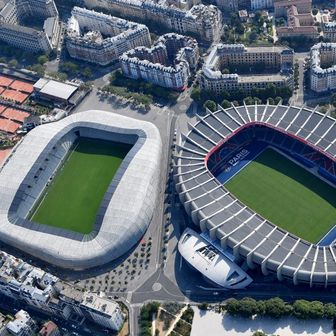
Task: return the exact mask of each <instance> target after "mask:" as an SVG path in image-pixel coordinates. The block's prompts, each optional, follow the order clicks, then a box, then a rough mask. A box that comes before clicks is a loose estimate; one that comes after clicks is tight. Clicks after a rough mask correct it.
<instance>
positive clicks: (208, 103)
mask: <svg viewBox="0 0 336 336" xmlns="http://www.w3.org/2000/svg"><path fill="white" fill-rule="evenodd" d="M203 107H204V108H205V109H206V108H208V109H209V110H210V111H211V112H215V111H216V109H217V104H216V102H214V101H213V100H207V101H206V102H205V103H204V104H203Z"/></svg>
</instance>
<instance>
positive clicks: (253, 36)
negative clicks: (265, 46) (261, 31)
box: [249, 31, 258, 42]
mask: <svg viewBox="0 0 336 336" xmlns="http://www.w3.org/2000/svg"><path fill="white" fill-rule="evenodd" d="M257 38H258V33H257V32H255V31H252V33H251V34H250V36H249V40H250V41H251V42H254V41H256V40H257Z"/></svg>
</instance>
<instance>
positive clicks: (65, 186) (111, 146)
mask: <svg viewBox="0 0 336 336" xmlns="http://www.w3.org/2000/svg"><path fill="white" fill-rule="evenodd" d="M161 149H162V143H161V138H160V134H159V131H158V129H157V128H156V127H155V126H154V125H153V124H151V123H148V122H144V121H139V120H134V119H131V118H127V117H124V116H120V115H117V114H113V113H110V112H104V111H94V110H92V111H86V112H81V113H78V114H74V115H71V116H69V117H67V118H65V119H63V120H61V121H58V122H56V123H50V124H47V125H42V126H38V127H37V128H35V129H34V130H32V131H31V132H30V133H29V134H28V135H27V136H26V137H25V138H24V139H23V140H22V142H20V143H19V144H18V145H17V146H16V147H15V148H14V150H13V153H12V155H11V156H10V157H9V158H8V159H7V160H6V162H5V164H4V165H3V166H2V167H1V171H0V209H1V211H0V239H1V240H2V241H3V242H4V243H6V244H9V245H11V246H14V247H16V248H18V249H20V250H22V251H24V252H26V253H29V254H31V255H33V256H35V257H38V258H40V259H42V260H44V261H47V262H49V263H52V264H54V265H56V266H59V267H63V268H71V269H86V268H90V267H94V266H98V265H102V264H104V263H107V262H109V261H111V260H114V259H116V258H118V257H120V256H121V255H123V254H124V253H126V252H127V251H128V250H129V249H130V248H131V247H132V246H134V245H135V244H136V243H137V242H138V241H139V240H140V239H141V237H142V236H143V234H144V233H145V231H146V229H147V227H148V225H149V223H150V221H151V218H152V215H153V211H154V209H155V205H156V198H157V195H158V185H159V172H160V159H161Z"/></svg>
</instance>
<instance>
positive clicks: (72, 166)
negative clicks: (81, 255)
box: [31, 138, 131, 234]
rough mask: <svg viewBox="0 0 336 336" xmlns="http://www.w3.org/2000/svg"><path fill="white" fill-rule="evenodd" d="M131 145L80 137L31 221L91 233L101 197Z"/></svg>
mask: <svg viewBox="0 0 336 336" xmlns="http://www.w3.org/2000/svg"><path fill="white" fill-rule="evenodd" d="M130 148H131V146H129V145H126V144H121V143H113V142H110V141H104V140H98V139H89V138H80V139H79V141H78V143H77V144H76V146H75V148H74V150H72V151H71V153H70V154H69V157H68V159H67V160H66V162H65V163H64V165H63V166H62V167H61V168H60V170H59V171H58V173H57V175H56V176H55V178H54V180H53V182H52V183H51V185H50V186H49V187H48V188H47V190H46V193H45V194H44V197H43V199H42V200H41V201H40V202H39V204H38V205H37V207H36V209H35V212H34V213H33V216H32V217H31V220H33V221H34V222H37V223H40V224H46V225H50V226H54V227H58V228H63V229H67V230H72V231H75V232H79V233H83V234H85V233H90V232H91V231H92V229H93V226H94V223H95V219H96V215H97V212H98V209H99V206H100V203H101V201H102V199H103V196H104V194H105V192H106V190H107V188H108V186H109V184H110V183H111V181H112V179H113V177H114V175H115V173H116V171H117V170H118V168H119V166H120V164H121V162H122V160H123V159H124V157H125V156H126V154H127V153H128V151H129V150H130Z"/></svg>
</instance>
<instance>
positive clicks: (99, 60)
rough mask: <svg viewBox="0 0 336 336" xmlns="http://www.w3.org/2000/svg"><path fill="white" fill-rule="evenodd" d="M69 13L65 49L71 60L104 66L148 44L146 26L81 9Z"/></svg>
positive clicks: (148, 35) (148, 34) (74, 9)
mask: <svg viewBox="0 0 336 336" xmlns="http://www.w3.org/2000/svg"><path fill="white" fill-rule="evenodd" d="M71 14H72V16H71V18H70V19H69V21H68V26H67V37H66V47H67V49H68V52H69V54H70V56H71V57H73V58H76V59H80V60H84V61H88V62H91V63H96V64H100V65H107V64H109V63H111V62H113V61H115V60H117V59H118V58H119V56H120V55H122V54H123V53H124V52H125V51H127V50H130V49H133V48H135V47H137V46H150V44H151V38H150V33H149V30H148V28H147V27H146V26H145V25H142V24H139V23H135V22H131V21H127V20H124V19H120V18H117V17H114V16H111V15H106V14H103V13H98V12H95V11H93V10H88V9H84V8H80V7H74V8H73V10H72V12H71Z"/></svg>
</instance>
